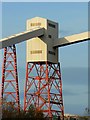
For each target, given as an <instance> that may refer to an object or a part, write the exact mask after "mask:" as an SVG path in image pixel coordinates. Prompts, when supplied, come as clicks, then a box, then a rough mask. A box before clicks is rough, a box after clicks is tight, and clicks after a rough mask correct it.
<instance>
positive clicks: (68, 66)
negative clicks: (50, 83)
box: [0, 2, 88, 114]
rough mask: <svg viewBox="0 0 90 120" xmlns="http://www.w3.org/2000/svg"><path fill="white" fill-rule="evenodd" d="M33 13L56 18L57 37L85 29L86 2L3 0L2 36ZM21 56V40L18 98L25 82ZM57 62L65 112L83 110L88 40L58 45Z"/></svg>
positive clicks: (23, 24) (17, 29)
mask: <svg viewBox="0 0 90 120" xmlns="http://www.w3.org/2000/svg"><path fill="white" fill-rule="evenodd" d="M36 16H40V17H44V18H48V19H51V20H53V21H56V22H58V23H59V37H63V36H68V35H71V34H75V33H80V32H84V31H87V30H88V3H73V2H72V3H70V2H67V3H66V2H64V3H63V2H59V3H25V2H24V3H19V2H18V3H3V4H2V36H3V37H6V36H9V35H12V34H15V33H18V32H22V31H24V30H25V29H26V20H27V19H30V18H33V17H36ZM22 49H23V54H21V52H22V51H21V50H22ZM0 52H2V51H0ZM25 57H26V45H25V42H23V43H20V44H18V45H17V59H18V71H19V73H18V74H19V82H20V94H21V102H22V101H23V99H22V98H23V88H24V82H25V64H26V58H25ZM59 62H60V63H61V72H62V81H63V95H64V105H65V113H72V114H83V113H84V109H85V107H87V104H88V42H84V43H78V44H76V45H70V46H67V47H61V48H59ZM0 69H1V67H0Z"/></svg>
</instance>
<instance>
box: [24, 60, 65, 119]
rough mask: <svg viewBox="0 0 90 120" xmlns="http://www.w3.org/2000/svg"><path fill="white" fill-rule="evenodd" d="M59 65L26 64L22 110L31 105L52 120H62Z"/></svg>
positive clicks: (47, 63) (46, 63)
mask: <svg viewBox="0 0 90 120" xmlns="http://www.w3.org/2000/svg"><path fill="white" fill-rule="evenodd" d="M62 97H63V96H62V80H61V73H60V64H59V63H58V64H53V63H49V62H44V63H42V62H38V63H35V62H34V63H27V67H26V83H25V91H24V110H25V111H28V108H29V106H30V105H31V104H33V105H35V106H36V108H37V109H38V110H42V112H43V113H44V114H45V115H46V116H47V117H49V118H50V120H52V118H53V117H56V118H58V119H61V120H64V106H63V98H62Z"/></svg>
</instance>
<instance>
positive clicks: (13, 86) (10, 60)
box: [2, 45, 20, 110]
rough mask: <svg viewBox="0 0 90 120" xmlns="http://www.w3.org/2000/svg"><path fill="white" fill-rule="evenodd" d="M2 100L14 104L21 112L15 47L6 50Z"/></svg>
mask: <svg viewBox="0 0 90 120" xmlns="http://www.w3.org/2000/svg"><path fill="white" fill-rule="evenodd" d="M2 99H5V100H6V101H7V102H14V104H15V106H16V109H18V110H20V103H19V87H18V74H17V60H16V47H15V45H13V46H10V47H6V48H4V60H3V67H2Z"/></svg>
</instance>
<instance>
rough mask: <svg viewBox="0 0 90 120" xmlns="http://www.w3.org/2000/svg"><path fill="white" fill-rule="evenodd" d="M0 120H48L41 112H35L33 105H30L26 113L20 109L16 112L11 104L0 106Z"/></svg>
mask: <svg viewBox="0 0 90 120" xmlns="http://www.w3.org/2000/svg"><path fill="white" fill-rule="evenodd" d="M2 120H48V119H47V118H46V117H45V116H44V114H43V113H42V111H40V110H37V109H36V108H35V107H34V106H33V105H30V107H29V108H28V112H25V111H24V110H23V109H22V108H20V112H18V111H17V109H16V107H15V104H14V103H13V102H7V103H6V102H4V104H3V106H2Z"/></svg>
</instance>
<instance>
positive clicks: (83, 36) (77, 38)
mask: <svg viewBox="0 0 90 120" xmlns="http://www.w3.org/2000/svg"><path fill="white" fill-rule="evenodd" d="M87 40H90V32H83V33H80V34H75V35H71V36H67V37H63V38H59V39H57V40H54V44H53V47H54V48H55V47H56V48H57V47H62V46H67V45H70V44H74V43H79V42H83V41H87Z"/></svg>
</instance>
